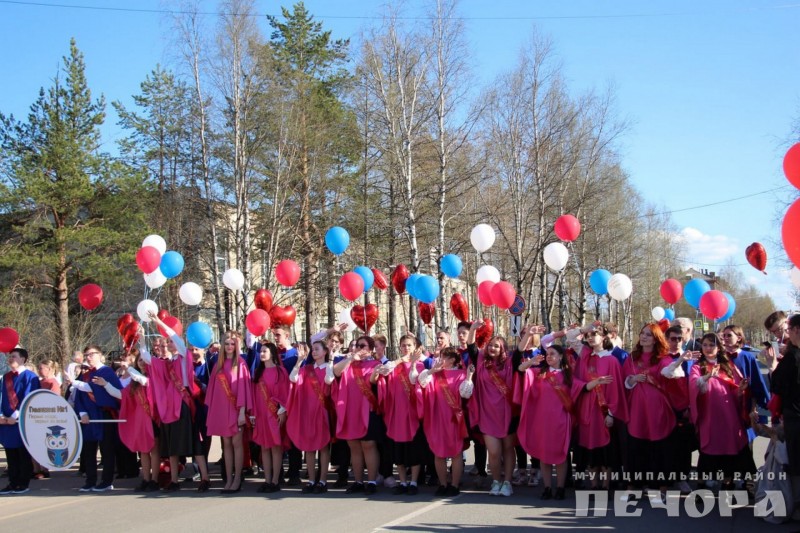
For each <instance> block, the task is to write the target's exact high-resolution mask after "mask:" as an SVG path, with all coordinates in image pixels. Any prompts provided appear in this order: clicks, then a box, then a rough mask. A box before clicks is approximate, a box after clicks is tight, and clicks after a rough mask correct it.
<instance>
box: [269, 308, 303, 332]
mask: <svg viewBox="0 0 800 533" xmlns="http://www.w3.org/2000/svg"><path fill="white" fill-rule="evenodd" d="M269 318H270V323H271V324H272V326H273V327H274V326H291V325H292V324H294V320H295V318H297V311H295V310H294V307H292V306H291V305H286V306H284V307H281V306H280V305H273V306H272V309H270V310H269Z"/></svg>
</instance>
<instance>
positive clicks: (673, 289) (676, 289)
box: [661, 278, 683, 305]
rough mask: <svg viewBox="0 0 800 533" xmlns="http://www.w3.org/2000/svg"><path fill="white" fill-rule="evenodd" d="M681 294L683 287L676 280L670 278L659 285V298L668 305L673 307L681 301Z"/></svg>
mask: <svg viewBox="0 0 800 533" xmlns="http://www.w3.org/2000/svg"><path fill="white" fill-rule="evenodd" d="M681 294H683V286H682V285H681V282H680V281H678V280H677V279H672V278H670V279H667V280H664V282H663V283H661V297H662V298H664V300H665V301H666V302H667V303H668V304H670V305H675V303H676V302H677V301H678V300H680V299H681Z"/></svg>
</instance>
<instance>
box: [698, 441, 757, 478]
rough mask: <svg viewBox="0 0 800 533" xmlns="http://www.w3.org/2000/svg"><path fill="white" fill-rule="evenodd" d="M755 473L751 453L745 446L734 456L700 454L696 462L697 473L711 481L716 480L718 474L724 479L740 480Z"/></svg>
mask: <svg viewBox="0 0 800 533" xmlns="http://www.w3.org/2000/svg"><path fill="white" fill-rule="evenodd" d="M755 471H756V465H755V462H754V461H753V452H752V450H750V447H749V446H748V445H747V444H745V446H744V448H742V449H741V450H739V453H737V454H735V455H710V454H707V453H703V452H700V458H699V459H698V460H697V472H698V473H699V474H700V475H704V476H710V477H711V478H712V479H717V478H718V476H719V473H720V472H721V473H722V477H723V478H725V479H728V478H730V479H735V478H738V479H741V478H743V477H744V476H746V475H752V474H753V473H754V472H755Z"/></svg>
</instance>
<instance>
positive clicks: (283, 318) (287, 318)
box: [269, 274, 358, 326]
mask: <svg viewBox="0 0 800 533" xmlns="http://www.w3.org/2000/svg"><path fill="white" fill-rule="evenodd" d="M356 276H358V274H356ZM296 318H297V311H295V310H294V307H292V306H291V305H287V306H284V307H281V306H279V305H273V306H272V309H270V311H269V319H270V322H271V323H272V326H291V325H292V324H294V320H295V319H296Z"/></svg>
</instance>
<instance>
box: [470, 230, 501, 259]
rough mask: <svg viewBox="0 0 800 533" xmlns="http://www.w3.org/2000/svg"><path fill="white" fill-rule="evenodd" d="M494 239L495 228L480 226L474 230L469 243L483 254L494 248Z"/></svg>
mask: <svg viewBox="0 0 800 533" xmlns="http://www.w3.org/2000/svg"><path fill="white" fill-rule="evenodd" d="M494 239H495V233H494V228H492V227H491V226H490V225H489V224H478V225H477V226H475V227H474V228H472V233H470V234H469V241H470V242H471V243H472V247H473V248H475V249H476V250H477V251H478V252H481V253H482V252H485V251H486V250H488V249H489V248H491V247H492V245H493V244H494Z"/></svg>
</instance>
